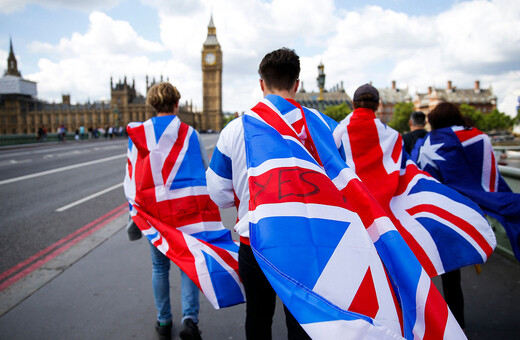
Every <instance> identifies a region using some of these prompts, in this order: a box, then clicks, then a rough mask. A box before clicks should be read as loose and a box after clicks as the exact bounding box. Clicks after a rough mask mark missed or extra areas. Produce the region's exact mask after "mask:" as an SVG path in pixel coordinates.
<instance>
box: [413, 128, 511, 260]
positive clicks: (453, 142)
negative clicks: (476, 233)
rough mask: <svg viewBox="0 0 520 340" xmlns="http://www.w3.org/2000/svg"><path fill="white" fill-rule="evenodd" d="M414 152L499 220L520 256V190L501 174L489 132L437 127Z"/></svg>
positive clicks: (427, 167)
mask: <svg viewBox="0 0 520 340" xmlns="http://www.w3.org/2000/svg"><path fill="white" fill-rule="evenodd" d="M412 154H413V157H415V159H416V160H417V164H418V165H419V166H420V167H421V168H422V169H424V170H425V171H427V172H428V173H430V174H431V175H432V176H433V177H435V178H437V179H438V180H439V181H441V182H442V183H445V184H446V185H448V186H449V187H451V188H453V189H455V190H457V191H458V192H460V193H462V194H463V195H465V196H467V197H469V198H470V199H471V200H473V201H474V202H475V203H477V204H478V205H479V206H480V207H481V208H482V210H484V212H485V213H486V214H488V215H490V216H493V217H495V218H496V219H497V220H499V221H500V223H501V224H502V225H503V226H504V228H505V229H506V232H507V234H508V236H509V239H510V241H511V245H512V248H513V251H514V254H515V256H516V258H517V259H518V260H520V194H517V193H513V192H512V191H511V189H510V188H509V186H508V185H507V183H506V182H505V181H504V179H503V178H502V176H501V175H500V172H499V171H498V165H497V161H496V159H495V155H494V153H493V147H492V145H491V142H490V140H489V137H488V136H487V135H486V134H485V133H483V132H481V131H479V130H478V129H475V128H464V127H462V126H453V127H447V128H442V129H438V130H433V131H432V132H430V133H429V134H428V135H426V136H425V138H424V139H422V140H419V141H418V142H417V144H416V147H415V149H414V151H413V153H412Z"/></svg>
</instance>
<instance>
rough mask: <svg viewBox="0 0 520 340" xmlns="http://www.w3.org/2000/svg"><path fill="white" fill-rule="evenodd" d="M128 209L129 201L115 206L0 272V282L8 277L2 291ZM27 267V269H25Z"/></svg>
mask: <svg viewBox="0 0 520 340" xmlns="http://www.w3.org/2000/svg"><path fill="white" fill-rule="evenodd" d="M127 209H128V203H124V204H122V205H120V206H119V207H117V208H115V209H114V210H112V211H110V212H108V213H106V214H105V215H103V216H101V217H99V218H97V219H96V220H94V221H92V222H90V223H89V224H87V225H85V226H84V227H81V228H80V229H78V230H76V231H75V232H73V233H72V234H70V235H68V236H66V237H64V238H62V239H61V240H59V241H57V242H56V243H54V244H52V245H50V246H48V247H47V248H45V249H43V250H42V251H40V252H38V253H36V254H34V255H33V256H31V257H29V258H28V259H27V260H25V261H23V262H20V263H19V264H17V265H15V266H14V267H12V268H10V269H8V270H6V271H5V272H3V273H2V274H0V282H1V281H2V280H4V279H6V278H8V279H6V280H5V281H3V282H2V283H0V291H2V290H4V289H6V288H7V287H9V286H10V285H12V284H13V283H15V282H17V281H19V280H20V279H22V278H24V277H25V276H27V275H28V274H30V273H32V272H33V271H35V270H36V269H38V268H40V267H41V266H42V265H44V264H45V263H47V262H49V261H50V260H52V259H54V258H55V257H56V256H58V255H59V254H61V253H63V252H64V251H66V250H67V249H69V248H70V247H72V246H73V245H75V244H76V243H78V242H80V241H81V240H83V239H85V238H86V237H87V236H89V235H91V234H92V233H94V232H95V231H97V230H99V229H101V228H103V227H104V226H106V225H107V224H108V223H110V222H111V221H113V220H114V219H116V218H118V217H119V216H121V215H122V214H123V213H125V212H127ZM23 268H25V269H23ZM14 273H16V274H15V275H13V276H11V275H12V274H14Z"/></svg>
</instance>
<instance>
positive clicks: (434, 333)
mask: <svg viewBox="0 0 520 340" xmlns="http://www.w3.org/2000/svg"><path fill="white" fill-rule="evenodd" d="M447 322H448V305H447V304H446V302H444V300H443V298H442V296H441V294H440V293H439V291H438V290H437V288H435V286H433V284H431V285H430V290H429V292H428V297H427V299H426V306H425V308H424V325H425V330H424V337H423V340H438V339H444V333H445V331H446V324H447Z"/></svg>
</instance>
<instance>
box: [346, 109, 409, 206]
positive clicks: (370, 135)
mask: <svg viewBox="0 0 520 340" xmlns="http://www.w3.org/2000/svg"><path fill="white" fill-rule="evenodd" d="M356 115H359V117H357V116H356ZM356 115H354V116H353V117H352V118H351V122H350V124H349V125H348V126H347V131H348V137H349V140H350V149H351V152H352V158H353V160H354V164H355V168H356V174H357V175H358V176H359V178H360V179H361V181H362V182H363V184H364V185H365V186H366V187H367V189H368V191H369V192H370V193H371V194H372V196H374V197H375V199H376V201H377V202H379V204H381V206H382V207H383V208H384V209H387V206H388V205H389V203H390V200H391V199H392V197H393V195H394V192H395V191H396V187H397V183H398V176H399V172H398V171H395V172H393V173H391V174H389V173H388V172H387V171H386V169H385V167H384V165H383V159H384V157H383V156H384V155H383V150H382V149H381V144H380V141H379V131H378V129H377V126H376V124H375V123H374V120H373V119H374V118H375V115H374V113H373V112H372V111H371V110H368V109H357V111H356ZM367 115H369V116H370V117H371V118H372V119H371V120H366V116H367ZM354 125H355V126H354ZM392 152H393V153H394V152H396V151H395V148H394V149H392ZM394 156H395V155H394V154H392V157H394Z"/></svg>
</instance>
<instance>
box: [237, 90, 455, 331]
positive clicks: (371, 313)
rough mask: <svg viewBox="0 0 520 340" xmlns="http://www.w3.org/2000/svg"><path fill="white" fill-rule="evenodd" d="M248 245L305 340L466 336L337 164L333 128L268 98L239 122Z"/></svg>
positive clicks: (411, 258)
mask: <svg viewBox="0 0 520 340" xmlns="http://www.w3.org/2000/svg"><path fill="white" fill-rule="evenodd" d="M243 124H244V137H245V146H246V159H247V168H248V170H247V171H248V181H249V190H250V197H251V198H250V202H249V213H248V218H249V227H250V241H251V247H252V249H253V252H254V254H255V257H256V259H257V261H258V263H259V265H260V267H261V268H262V270H263V272H264V273H265V275H266V277H267V279H268V280H269V282H270V283H271V285H272V287H273V288H274V289H275V291H276V293H277V294H278V296H279V297H280V298H281V299H282V301H283V302H284V304H285V305H286V306H287V308H288V309H289V310H290V311H291V313H292V314H293V315H294V317H295V318H296V320H298V322H299V323H300V324H301V325H302V327H303V328H304V329H305V331H306V332H307V334H309V336H311V337H312V338H313V339H403V338H406V339H429V338H432V339H465V336H464V333H463V332H462V330H461V329H460V327H459V325H458V324H457V322H456V321H455V319H454V317H453V315H452V314H451V312H450V311H449V309H448V307H447V305H446V303H445V302H444V300H443V299H442V297H441V296H440V294H439V292H438V291H437V289H436V288H435V286H434V285H433V284H432V282H431V280H430V278H429V277H428V275H427V274H426V272H425V271H424V270H423V268H422V267H421V265H420V263H419V261H418V260H417V259H416V258H415V256H414V255H413V253H412V251H411V250H410V249H409V248H408V246H407V245H406V243H405V242H404V240H403V239H402V238H401V237H400V235H399V233H398V232H397V231H396V230H395V227H394V226H393V225H392V222H391V221H390V219H389V218H388V217H386V216H385V214H384V212H383V210H382V209H381V208H380V207H379V206H378V204H377V202H376V201H375V200H374V199H373V198H372V197H371V196H370V195H369V194H368V192H367V191H366V190H365V188H364V186H363V184H362V183H361V182H360V181H359V179H358V178H357V177H356V175H355V174H354V173H353V172H352V171H351V170H350V169H349V168H348V167H347V166H346V164H345V162H344V161H343V159H341V157H340V153H339V152H338V148H337V146H336V144H335V142H334V139H333V137H332V129H333V128H334V123H332V122H330V121H328V120H327V118H326V117H325V116H322V115H321V114H320V113H319V112H317V111H311V110H309V109H306V108H302V107H301V106H299V104H297V103H296V102H294V101H292V100H286V99H283V98H281V97H279V96H275V95H268V96H266V97H265V98H264V100H262V101H261V102H260V103H258V104H257V105H256V106H255V107H254V108H252V109H251V110H250V111H248V112H247V113H246V114H245V115H244V117H243Z"/></svg>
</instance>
